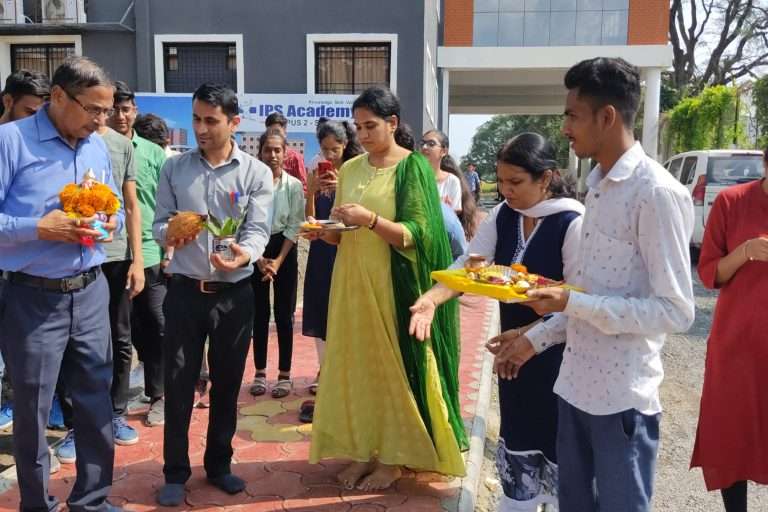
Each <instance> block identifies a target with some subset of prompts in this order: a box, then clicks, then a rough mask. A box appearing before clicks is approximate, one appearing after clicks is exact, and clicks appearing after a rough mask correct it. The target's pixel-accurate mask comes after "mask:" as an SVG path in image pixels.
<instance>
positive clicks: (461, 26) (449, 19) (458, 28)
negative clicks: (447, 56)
mask: <svg viewBox="0 0 768 512" xmlns="http://www.w3.org/2000/svg"><path fill="white" fill-rule="evenodd" d="M474 4H475V2H474V0H445V14H444V16H445V37H444V41H445V43H444V44H445V46H472V21H473V20H472V8H473V7H474Z"/></svg>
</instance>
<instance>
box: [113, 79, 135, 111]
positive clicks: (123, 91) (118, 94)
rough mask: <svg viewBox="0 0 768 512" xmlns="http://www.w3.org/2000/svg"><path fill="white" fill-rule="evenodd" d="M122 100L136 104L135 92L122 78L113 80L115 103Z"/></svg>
mask: <svg viewBox="0 0 768 512" xmlns="http://www.w3.org/2000/svg"><path fill="white" fill-rule="evenodd" d="M124 101H130V102H131V103H133V104H136V93H134V92H133V89H131V88H130V87H129V86H128V84H127V83H125V82H123V81H122V80H115V105H117V104H118V103H123V102H124Z"/></svg>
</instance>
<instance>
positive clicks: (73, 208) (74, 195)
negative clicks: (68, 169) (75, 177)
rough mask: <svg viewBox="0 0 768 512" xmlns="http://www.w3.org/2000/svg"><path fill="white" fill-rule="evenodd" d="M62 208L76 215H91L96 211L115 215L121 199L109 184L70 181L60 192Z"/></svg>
mask: <svg viewBox="0 0 768 512" xmlns="http://www.w3.org/2000/svg"><path fill="white" fill-rule="evenodd" d="M59 199H60V200H61V208H62V210H64V212H65V213H67V214H69V215H71V216H74V217H91V216H92V215H95V214H96V213H104V214H106V215H114V214H115V213H117V210H118V209H120V201H119V200H118V198H117V197H116V196H115V194H114V192H112V189H111V188H109V186H108V185H105V184H104V183H99V182H92V183H91V184H90V187H83V186H80V185H76V184H75V183H70V184H68V185H66V186H65V187H64V188H63V189H62V190H61V192H60V193H59Z"/></svg>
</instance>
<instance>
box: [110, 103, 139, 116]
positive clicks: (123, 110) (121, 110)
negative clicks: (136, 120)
mask: <svg viewBox="0 0 768 512" xmlns="http://www.w3.org/2000/svg"><path fill="white" fill-rule="evenodd" d="M135 108H136V107H134V106H133V105H123V106H122V107H115V108H114V109H112V110H113V111H114V112H113V113H112V114H113V115H114V114H123V115H124V116H127V115H129V114H130V113H131V112H133V110H134V109H135Z"/></svg>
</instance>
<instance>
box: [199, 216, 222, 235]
mask: <svg viewBox="0 0 768 512" xmlns="http://www.w3.org/2000/svg"><path fill="white" fill-rule="evenodd" d="M209 218H210V217H209ZM203 225H204V226H205V229H207V230H208V231H210V232H211V234H212V235H213V236H221V226H217V225H216V224H214V223H213V222H212V221H210V220H208V221H206V222H205V223H204V224H203Z"/></svg>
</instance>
